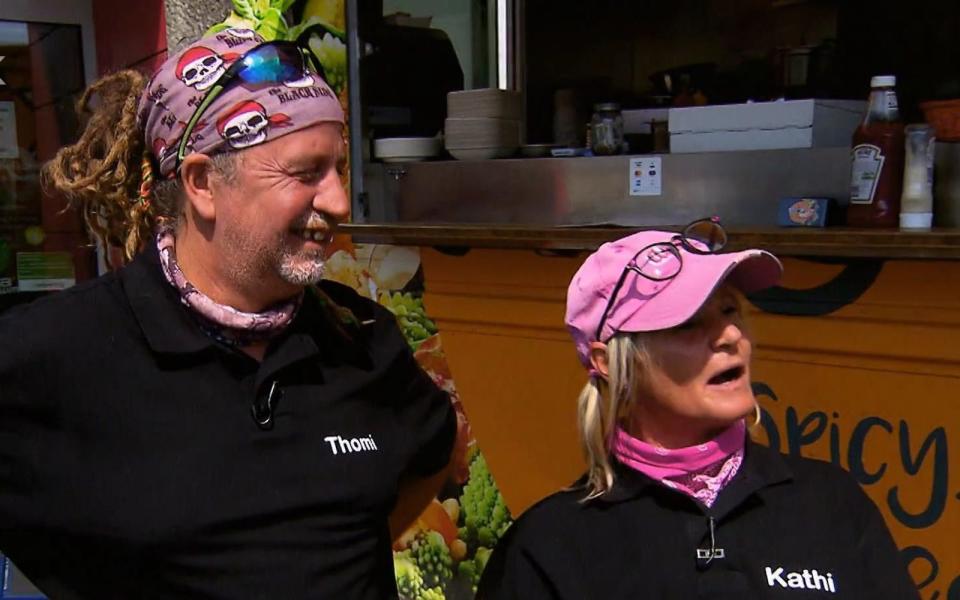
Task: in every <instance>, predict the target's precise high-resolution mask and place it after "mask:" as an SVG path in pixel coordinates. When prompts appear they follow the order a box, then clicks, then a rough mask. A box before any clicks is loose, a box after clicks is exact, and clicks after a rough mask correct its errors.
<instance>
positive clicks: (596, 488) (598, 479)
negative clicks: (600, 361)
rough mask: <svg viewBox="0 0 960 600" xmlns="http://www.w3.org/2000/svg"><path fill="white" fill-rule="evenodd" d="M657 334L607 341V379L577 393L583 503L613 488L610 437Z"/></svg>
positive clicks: (745, 322) (628, 406) (630, 403)
mask: <svg viewBox="0 0 960 600" xmlns="http://www.w3.org/2000/svg"><path fill="white" fill-rule="evenodd" d="M728 288H729V289H730V290H731V291H732V293H733V295H734V298H735V299H736V302H737V305H738V306H739V307H740V310H741V315H742V327H743V329H744V331H745V332H747V334H748V335H749V331H750V322H749V319H748V318H747V315H746V314H745V313H743V307H744V305H745V297H744V295H743V293H741V292H740V290H739V289H738V288H736V287H735V286H733V285H729V286H728ZM718 289H719V288H718ZM656 334H657V332H642V333H617V334H616V335H614V336H613V337H612V338H611V339H610V341H608V342H607V367H608V369H607V378H606V379H604V378H603V377H600V376H599V375H593V376H591V377H590V380H589V381H588V382H587V384H586V385H585V386H583V389H582V390H580V397H579V399H578V400H577V426H578V429H579V433H580V445H581V447H582V449H583V455H584V458H585V460H586V462H587V480H586V482H585V484H584V487H586V489H587V496H586V497H585V498H584V501H587V500H591V499H593V498H598V497H600V496H602V495H603V494H605V493H607V492H608V491H610V488H612V487H613V480H614V474H613V468H612V467H611V464H610V450H611V447H612V441H613V434H614V432H615V431H616V427H617V424H618V423H619V422H620V421H621V420H623V419H625V418H627V417H628V416H629V415H630V414H631V412H632V411H633V408H634V404H635V403H636V401H637V392H638V389H639V386H640V384H641V382H642V378H643V377H645V376H646V375H647V368H648V367H649V366H650V365H651V364H652V361H654V360H656V357H655V356H654V355H653V354H652V353H651V350H650V340H651V338H652V336H654V335H656ZM757 410H758V411H759V409H757ZM757 414H759V412H758V413H757ZM757 423H759V419H757ZM754 426H756V425H754Z"/></svg>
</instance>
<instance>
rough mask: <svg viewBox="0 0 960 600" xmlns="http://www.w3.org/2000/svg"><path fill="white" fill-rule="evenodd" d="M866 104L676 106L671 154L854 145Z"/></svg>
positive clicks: (672, 115)
mask: <svg viewBox="0 0 960 600" xmlns="http://www.w3.org/2000/svg"><path fill="white" fill-rule="evenodd" d="M866 109H867V103H866V102H864V101H862V100H813V99H811V100H779V101H776V102H750V103H746V104H726V105H718V106H693V107H687V108H671V109H670V116H669V123H670V124H669V127H670V151H671V152H723V151H730V150H775V149H780V148H815V147H817V148H819V147H841V146H848V145H850V138H851V137H853V132H854V130H855V129H856V128H857V125H859V124H860V121H861V120H862V119H863V115H864V113H865V112H866Z"/></svg>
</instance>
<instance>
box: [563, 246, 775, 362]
mask: <svg viewBox="0 0 960 600" xmlns="http://www.w3.org/2000/svg"><path fill="white" fill-rule="evenodd" d="M677 237H678V234H677V233H676V232H672V231H641V232H639V233H635V234H633V235H629V236H627V237H624V238H621V239H619V240H615V241H613V242H607V243H606V244H604V245H602V246H600V248H599V249H597V251H596V252H594V253H593V254H591V255H590V256H588V257H587V259H586V260H585V261H584V262H583V265H581V266H580V268H579V269H578V270H577V272H576V274H575V275H574V276H573V280H572V281H571V282H570V287H569V288H568V289H567V314H566V318H565V322H566V324H567V329H569V330H570V334H571V335H572V336H573V341H574V343H575V344H576V347H577V355H578V356H579V357H580V362H582V363H583V364H584V366H586V367H588V368H589V367H590V343H591V342H595V341H601V342H606V341H607V340H609V339H610V338H611V337H613V335H614V334H615V333H617V332H620V331H625V332H638V331H657V330H660V329H669V328H671V327H676V326H677V325H680V324H682V323H683V322H685V321H687V320H688V319H690V318H691V317H693V316H694V315H695V314H696V313H697V311H698V310H700V307H701V306H703V304H704V303H705V302H706V301H707V299H708V298H709V297H710V294H712V293H713V291H714V290H715V289H717V287H718V286H719V285H720V284H721V283H722V282H723V281H725V280H727V281H730V283H732V284H733V285H734V286H736V287H737V288H738V289H739V290H740V291H741V292H743V293H744V294H750V293H753V292H756V291H759V290H762V289H765V288H768V287H772V286H774V285H777V284H778V283H779V282H780V276H781V275H782V273H783V265H781V264H780V261H779V260H778V259H777V257H776V256H774V255H773V254H770V253H769V252H767V251H765V250H758V249H750V250H743V251H741V252H728V253H717V254H699V253H697V252H691V251H690V250H689V249H688V248H686V247H685V246H684V245H683V244H681V243H679V242H677V241H676V240H677ZM654 244H673V245H674V247H675V248H676V252H656V251H655V250H645V249H647V248H649V247H651V246H652V245H654ZM641 251H644V252H641ZM638 253H641V254H642V256H638ZM634 257H636V258H637V261H636V263H634V264H635V265H638V266H639V265H640V264H641V263H642V265H643V269H647V270H650V271H651V274H653V275H654V276H656V274H657V273H660V272H661V270H663V271H664V272H666V273H668V274H671V275H672V276H670V277H668V278H665V279H661V280H653V279H650V278H648V277H645V276H644V275H641V274H640V273H637V272H636V271H635V270H633V269H627V265H628V264H630V263H631V261H633V259H634ZM625 269H627V270H626V276H625V278H624V281H623V285H622V286H621V287H620V289H619V291H617V292H616V295H617V297H616V298H614V299H613V304H609V302H610V296H611V294H613V293H614V288H615V287H616V285H617V281H619V279H620V277H621V275H623V274H624V270H625ZM645 272H646V271H645ZM608 305H609V306H610V309H609V312H607V315H606V320H605V321H604V323H603V328H602V330H601V331H600V335H599V339H598V336H597V327H599V326H600V321H601V319H602V318H603V314H604V311H606V310H607V306H608Z"/></svg>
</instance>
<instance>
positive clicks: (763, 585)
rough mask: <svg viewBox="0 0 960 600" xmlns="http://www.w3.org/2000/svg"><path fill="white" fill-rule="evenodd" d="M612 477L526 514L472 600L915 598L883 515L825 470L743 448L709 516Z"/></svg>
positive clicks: (621, 469) (646, 485) (622, 476)
mask: <svg viewBox="0 0 960 600" xmlns="http://www.w3.org/2000/svg"><path fill="white" fill-rule="evenodd" d="M616 472H617V478H616V480H615V483H614V487H613V489H611V490H610V492H609V493H608V494H606V495H604V496H601V497H600V498H598V499H595V500H591V501H588V502H585V503H583V502H580V500H581V499H582V498H583V497H584V496H585V495H586V493H585V491H584V490H583V488H582V487H580V489H577V490H571V491H565V492H560V493H557V494H554V495H553V496H550V497H548V498H546V499H545V500H543V501H541V502H540V503H539V504H537V505H535V506H533V507H532V508H530V509H529V510H528V511H527V512H526V513H524V514H523V515H522V516H521V517H520V518H519V519H518V520H517V522H516V523H514V524H513V526H511V528H510V529H509V530H508V532H507V534H506V535H505V536H504V538H503V539H502V540H501V541H500V542H499V544H498V545H497V547H496V549H495V550H494V552H493V554H492V555H491V557H490V561H489V562H488V564H487V568H486V570H485V571H484V574H483V579H482V581H481V583H480V589H479V594H478V599H482V600H506V599H510V600H520V599H523V600H542V599H547V598H549V599H563V600H573V599H576V600H592V599H595V598H603V599H605V600H606V599H609V600H615V599H621V598H622V599H628V598H629V599H636V598H657V599H660V598H663V599H666V598H671V599H672V598H682V599H684V600H686V599H694V598H717V599H719V598H725V599H731V600H732V599H737V600H744V599H747V598H749V599H754V598H771V599H774V598H776V599H783V600H803V599H806V598H809V599H813V598H824V599H826V598H856V599H863V600H883V599H890V600H903V599H910V600H914V599H919V595H918V593H917V590H916V588H915V587H914V585H913V583H912V582H911V580H910V576H909V575H908V573H907V569H906V566H905V565H904V564H903V561H902V560H901V559H900V555H899V553H898V552H897V548H896V546H895V545H894V543H893V540H892V538H891V537H890V534H889V532H888V531H887V528H886V526H885V524H884V522H883V518H882V517H881V515H880V512H879V511H878V510H877V508H876V506H875V505H874V504H873V502H872V501H871V500H870V499H869V498H868V497H867V496H866V495H865V494H864V493H863V491H862V490H861V489H860V487H859V486H858V485H857V484H856V482H855V481H854V480H853V478H852V477H850V475H849V474H847V473H846V472H844V471H843V470H841V469H839V468H837V467H834V466H833V465H830V464H828V463H824V462H821V461H815V460H809V459H803V458H791V457H786V456H782V455H780V454H779V453H777V452H775V451H772V450H770V449H769V448H765V447H763V446H758V445H755V444H752V443H748V444H747V447H746V453H745V457H744V462H743V463H742V465H741V467H740V470H739V471H738V472H737V474H736V476H735V477H734V479H733V480H731V481H730V483H729V484H728V485H727V486H726V487H724V489H723V490H721V491H720V494H719V495H718V497H717V499H716V501H715V502H714V504H713V506H712V507H710V508H707V507H706V506H704V505H703V504H701V503H699V502H698V501H696V500H694V499H692V498H690V497H689V496H687V495H685V494H683V493H682V492H679V491H677V490H673V489H670V488H667V487H665V486H663V485H661V484H659V483H657V482H655V481H653V480H652V479H650V478H649V477H647V476H645V475H643V474H641V473H639V472H637V471H635V470H632V469H630V468H628V467H625V466H623V465H620V464H616ZM711 525H712V528H713V537H712V541H711Z"/></svg>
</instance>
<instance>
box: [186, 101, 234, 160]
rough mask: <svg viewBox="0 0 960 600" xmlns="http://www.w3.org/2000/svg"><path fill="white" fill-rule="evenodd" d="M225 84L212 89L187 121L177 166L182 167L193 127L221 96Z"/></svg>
mask: <svg viewBox="0 0 960 600" xmlns="http://www.w3.org/2000/svg"><path fill="white" fill-rule="evenodd" d="M224 87H225V86H223V85H220V84H217V85H215V86H214V87H213V89H211V90H210V92H209V93H208V94H207V95H206V97H205V98H204V99H203V102H201V103H200V106H198V107H197V110H195V111H193V116H192V117H190V122H189V123H187V126H186V127H185V128H184V130H183V136H182V137H181V138H180V145H179V146H177V167H178V168H179V167H180V162H181V161H182V160H183V159H184V158H185V154H186V151H187V144H188V143H189V141H190V134H191V133H193V128H194V127H196V126H197V123H199V122H200V117H202V116H203V113H204V112H206V110H207V108H209V107H210V105H211V104H213V101H214V100H216V99H217V97H219V96H220V94H221V93H222V92H223V90H224Z"/></svg>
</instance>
